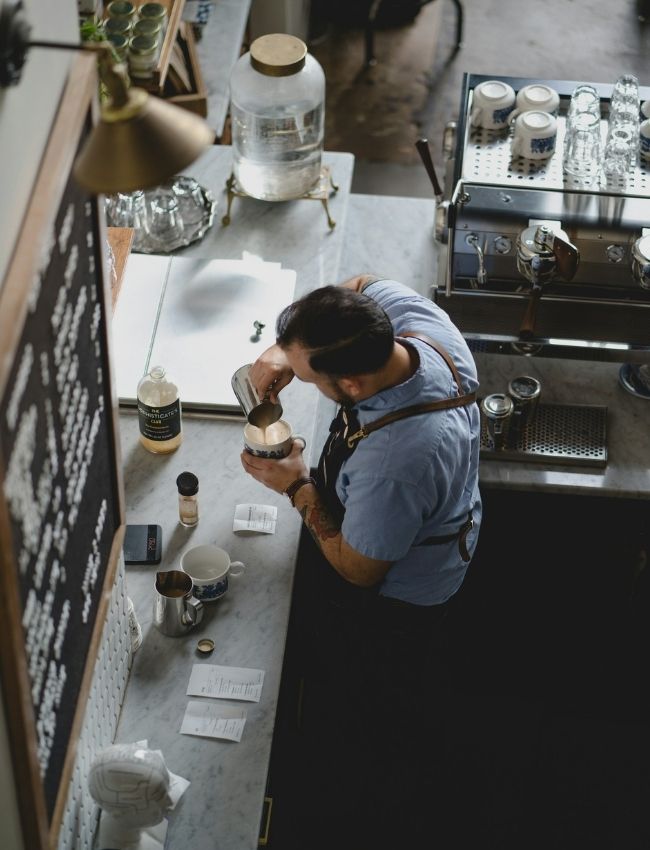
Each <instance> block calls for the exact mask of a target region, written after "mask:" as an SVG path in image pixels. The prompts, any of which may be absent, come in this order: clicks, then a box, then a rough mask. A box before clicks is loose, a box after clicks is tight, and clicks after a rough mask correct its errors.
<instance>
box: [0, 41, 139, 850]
mask: <svg viewBox="0 0 650 850" xmlns="http://www.w3.org/2000/svg"><path fill="white" fill-rule="evenodd" d="M88 58H89V57H80V59H79V61H78V62H77V63H75V64H74V66H73V69H72V71H71V74H70V78H69V81H68V85H67V87H66V90H65V92H64V96H63V99H62V102H61V105H60V110H59V113H58V117H57V119H56V122H55V126H54V128H53V132H52V135H51V137H50V142H49V144H48V148H47V151H46V153H45V157H44V159H43V163H42V167H41V171H40V173H39V176H38V178H37V182H36V185H35V187H34V196H33V200H32V202H31V204H30V207H29V209H28V211H27V214H26V218H25V222H24V226H23V231H22V234H21V238H20V239H19V242H18V244H17V246H16V251H15V255H14V257H13V259H12V263H11V266H10V268H9V273H8V276H7V279H6V280H5V282H4V285H3V288H2V290H1V291H0V340H1V342H0V354H1V355H2V358H1V360H0V364H1V369H0V476H1V481H2V488H1V490H0V528H1V530H2V546H1V549H0V595H1V596H2V599H3V605H4V612H3V613H4V615H5V617H6V620H5V622H6V623H7V626H8V633H7V634H6V635H5V637H4V638H3V641H4V643H5V645H4V647H3V651H2V692H3V697H4V700H5V705H6V708H7V714H8V717H9V725H10V732H11V738H12V749H13V753H12V755H13V760H14V774H15V776H16V784H17V787H18V796H19V802H20V805H21V812H22V815H23V829H24V831H25V844H26V846H27V847H29V848H30V850H32V848H44V847H46V846H48V845H49V846H50V847H53V846H55V845H56V836H57V834H58V829H59V825H60V820H61V814H62V811H63V806H64V804H65V800H66V797H67V792H68V786H69V780H70V776H71V772H72V767H73V764H74V756H75V748H76V741H77V737H78V733H79V729H80V725H81V721H82V719H83V713H84V709H85V704H86V700H87V696H88V689H89V684H90V681H91V678H92V673H93V669H94V663H95V657H96V654H97V646H98V641H99V637H100V635H101V631H102V629H103V626H104V620H105V616H106V608H107V602H108V598H109V595H110V589H111V587H112V585H113V581H114V575H115V567H116V563H117V559H118V557H119V548H120V543H121V535H122V524H123V522H122V516H123V506H122V485H121V477H120V473H119V468H118V462H117V458H118V451H117V444H116V412H115V411H116V409H115V404H114V400H113V399H114V394H113V392H112V386H111V379H110V356H109V351H108V333H107V325H108V322H109V320H110V294H109V293H108V291H107V290H108V287H107V285H106V283H105V280H104V269H105V268H106V265H105V249H104V245H105V241H106V229H105V227H104V223H103V217H102V214H101V212H100V208H99V202H98V200H97V199H96V198H92V197H90V196H89V195H88V194H87V193H86V192H85V191H84V190H82V189H81V188H80V187H79V186H78V185H77V184H76V183H75V182H74V180H73V178H72V177H71V174H70V171H71V165H72V161H73V159H74V156H75V154H76V152H77V150H78V148H79V146H80V145H81V144H82V143H83V141H84V139H85V138H86V136H87V134H88V133H89V132H90V130H91V128H92V118H91V112H92V99H93V93H94V91H95V85H96V83H95V75H94V60H92V57H91V58H90V62H88V61H87V59H88Z"/></svg>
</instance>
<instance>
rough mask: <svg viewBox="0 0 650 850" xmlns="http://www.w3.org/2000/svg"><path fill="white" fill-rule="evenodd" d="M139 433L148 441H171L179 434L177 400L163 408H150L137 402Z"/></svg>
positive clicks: (178, 402)
mask: <svg viewBox="0 0 650 850" xmlns="http://www.w3.org/2000/svg"><path fill="white" fill-rule="evenodd" d="M138 422H139V423H140V433H141V434H142V436H143V437H147V439H149V440H160V441H162V440H172V439H173V438H174V437H177V436H178V435H179V434H180V432H181V403H180V400H179V399H176V401H173V402H172V403H171V404H166V405H165V406H164V407H150V406H149V405H148V404H144V403H143V402H141V401H138Z"/></svg>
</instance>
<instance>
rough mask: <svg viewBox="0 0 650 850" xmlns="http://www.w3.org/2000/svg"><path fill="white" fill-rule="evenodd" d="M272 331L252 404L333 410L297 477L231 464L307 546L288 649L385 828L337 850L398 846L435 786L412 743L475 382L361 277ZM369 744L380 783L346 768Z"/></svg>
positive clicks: (448, 329) (449, 563)
mask: <svg viewBox="0 0 650 850" xmlns="http://www.w3.org/2000/svg"><path fill="white" fill-rule="evenodd" d="M276 330H277V343H276V345H274V346H272V347H271V348H270V349H268V350H267V351H266V352H264V353H263V354H262V356H261V357H260V358H259V359H258V360H257V361H256V363H255V364H254V365H253V366H252V367H251V370H250V373H249V377H250V379H251V381H252V382H253V383H254V385H255V386H256V388H257V389H258V391H259V392H260V396H262V395H264V393H265V392H266V391H267V389H268V388H269V387H272V389H271V393H270V397H271V400H272V401H275V400H277V394H278V393H279V392H280V391H281V390H282V388H283V387H284V386H286V385H287V384H288V383H289V381H290V380H292V378H293V377H297V378H298V379H299V380H302V381H306V382H309V383H313V384H315V385H316V387H317V388H318V389H319V390H320V391H321V392H322V393H323V394H324V395H325V396H326V397H327V398H330V399H333V400H335V401H337V402H338V403H340V405H341V406H340V409H339V413H338V415H337V417H336V419H335V420H334V422H333V423H332V426H331V429H330V437H329V439H328V441H327V443H326V445H325V447H324V449H323V453H322V455H321V459H320V462H319V466H318V470H317V471H316V473H315V474H314V475H313V476H312V475H310V471H309V470H308V468H307V466H306V464H305V462H304V460H303V457H302V446H300V445H298V444H297V443H296V444H295V445H294V448H293V451H292V452H291V454H290V455H289V456H288V457H287V458H284V459H282V460H267V459H261V458H257V457H254V456H252V455H250V454H247V453H246V452H244V453H242V463H243V466H244V468H245V470H246V471H247V472H248V473H250V474H251V475H252V476H253V477H254V478H256V479H257V480H258V481H260V482H261V483H263V484H265V485H266V486H267V487H270V488H271V489H273V490H275V491H276V492H278V493H286V494H287V495H288V496H289V498H290V500H291V503H292V504H293V505H294V506H295V507H296V508H297V509H298V510H299V512H300V514H301V516H302V519H303V522H304V525H305V527H306V528H307V529H308V531H309V532H310V534H311V537H312V539H313V541H314V543H315V544H316V547H317V553H316V556H313V553H312V556H310V557H309V558H308V560H309V561H310V565H311V566H310V568H309V570H308V573H309V575H308V576H307V577H306V579H305V581H306V583H307V584H308V585H309V586H310V589H311V604H310V605H309V606H308V614H306V615H304V617H303V629H302V631H303V633H302V634H301V636H300V640H301V641H303V642H304V643H305V645H308V646H309V647H310V653H311V657H310V658H308V659H307V661H306V666H308V667H309V666H311V668H312V675H313V670H314V668H315V667H317V666H318V659H320V662H321V666H322V669H323V670H325V671H326V672H325V673H324V674H323V677H324V679H325V680H327V682H328V683H329V684H330V685H332V686H333V687H334V688H335V689H336V690H337V691H338V693H339V695H340V696H341V698H342V700H341V702H342V705H341V710H343V711H345V712H353V713H355V714H356V715H358V716H357V719H358V720H359V725H358V726H355V732H354V734H353V735H351V736H349V738H348V739H346V757H347V758H348V761H347V768H346V771H347V775H348V776H356V775H358V776H359V777H362V780H361V781H362V782H363V784H364V786H365V787H367V788H368V789H370V790H369V792H368V800H370V799H371V798H372V799H373V800H374V801H375V803H376V804H377V805H378V806H379V807H380V808H381V807H382V806H383V807H384V808H385V806H386V805H387V804H388V803H389V802H390V812H391V814H390V816H386V817H384V818H381V817H380V818H379V819H377V817H376V815H373V817H372V818H370V817H368V818H366V819H365V820H363V823H362V824H361V825H360V827H359V834H358V835H357V836H356V837H355V838H350V834H349V833H346V835H347V836H348V839H349V842H350V846H353V845H354V842H355V841H356V840H357V839H359V838H360V836H362V835H363V836H364V837H365V838H364V840H366V841H367V840H368V838H369V833H368V827H369V824H370V821H371V820H372V822H373V824H374V825H377V824H379V826H378V827H377V830H376V834H375V835H374V837H373V839H372V840H373V841H374V842H375V843H374V844H369V845H368V846H369V847H370V846H373V847H375V846H378V842H380V841H385V842H386V845H387V846H388V845H390V844H391V843H394V841H396V840H398V839H399V844H401V845H402V846H404V839H405V838H410V840H418V837H422V836H423V834H424V832H425V829H426V828H425V827H424V826H422V822H421V819H420V826H421V828H420V827H416V826H415V825H414V824H415V823H416V821H417V819H418V816H419V815H420V814H421V810H422V806H423V805H425V799H424V797H423V795H424V793H425V791H424V790H423V789H428V791H429V792H430V791H431V789H432V788H433V787H434V786H435V783H434V784H433V785H432V784H431V782H430V781H429V774H430V773H431V772H433V773H435V769H436V768H435V766H432V765H431V760H432V759H435V752H436V749H435V738H436V735H435V734H434V735H432V736H430V735H429V734H428V730H429V727H431V726H432V724H433V726H434V727H435V723H434V718H435V707H436V704H437V703H438V702H439V693H438V687H437V686H438V685H439V683H440V681H441V679H440V676H441V673H440V666H439V664H440V636H441V625H442V622H443V621H444V617H445V615H446V611H447V603H448V602H449V600H450V599H451V598H452V597H453V596H454V594H455V593H456V592H457V591H458V589H459V587H460V586H461V584H462V581H463V578H464V576H465V573H466V571H467V567H468V564H469V562H470V560H471V557H472V554H473V552H474V550H475V548H476V544H477V538H478V531H479V525H480V520H481V501H480V496H479V489H478V462H479V444H480V416H479V410H478V406H477V405H476V403H475V402H476V391H477V389H478V379H477V375H476V367H475V364H474V360H473V358H472V355H471V353H470V351H469V349H468V347H467V344H466V343H465V340H464V339H463V337H462V335H461V333H460V332H459V330H458V329H457V328H456V327H455V326H454V325H453V323H452V322H451V320H450V319H449V317H448V316H447V314H446V313H445V312H444V311H443V310H441V309H440V308H439V307H438V306H437V305H436V304H434V303H433V302H432V301H430V300H428V299H427V298H424V297H422V296H420V295H418V294H416V293H415V292H414V291H413V290H411V289H409V288H408V287H406V286H404V285H402V284H400V283H397V282H396V281H390V280H382V279H378V278H376V277H373V276H371V275H360V276H358V277H355V278H352V279H351V280H349V281H346V282H345V283H343V284H342V285H341V286H338V287H332V286H328V287H322V288H320V289H317V290H315V291H313V292H311V293H310V294H308V295H307V296H305V297H304V298H302V299H300V300H298V301H297V302H295V303H294V304H292V305H290V306H289V307H287V308H286V309H285V310H284V311H283V313H281V314H280V316H279V318H278V321H277V329H276ZM318 556H320V557H318ZM316 675H317V674H316ZM326 690H327V688H325V689H324V691H323V694H321V696H324V695H325V691H326ZM334 707H335V705H334V706H333V708H334ZM398 727H401V728H398ZM406 727H408V729H407V728H406ZM380 742H381V749H382V752H383V753H384V755H385V757H386V759H385V771H383V772H382V773H383V777H382V779H381V781H376V780H375V778H374V777H373V771H372V770H369V769H366V770H365V771H363V770H360V772H359V773H358V774H356V773H355V769H354V767H350V765H356V766H357V767H359V766H360V765H365V767H366V768H368V767H369V765H370V764H371V763H372V761H373V758H374V755H373V753H376V749H377V747H378V745H379V743H380ZM353 751H354V753H356V760H355V758H354V755H353ZM340 781H341V780H340V778H339V782H340ZM343 784H345V783H343ZM352 785H354V783H352ZM400 801H401V803H400ZM398 803H399V805H398V809H397V811H398V812H399V814H396V810H395V804H398ZM427 821H428V819H427ZM333 837H334V838H335V840H337V842H338V844H337V846H338V847H341V846H343V845H342V844H341V838H342V835H338V836H333ZM357 846H359V845H358V844H357Z"/></svg>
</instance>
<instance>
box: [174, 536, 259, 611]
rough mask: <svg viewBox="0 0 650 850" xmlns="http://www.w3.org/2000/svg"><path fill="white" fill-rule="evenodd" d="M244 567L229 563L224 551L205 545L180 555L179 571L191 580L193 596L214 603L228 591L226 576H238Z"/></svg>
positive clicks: (232, 562) (239, 564)
mask: <svg viewBox="0 0 650 850" xmlns="http://www.w3.org/2000/svg"><path fill="white" fill-rule="evenodd" d="M244 569H245V566H244V564H243V563H242V562H241V561H231V560H230V555H229V554H228V553H227V552H226V551H225V549H220V548H219V547H218V546H213V545H212V544H211V543H207V544H205V545H204V546H194V547H193V548H192V549H188V550H187V552H184V553H183V554H182V555H181V570H182V571H183V572H184V573H187V575H188V576H189V577H190V578H191V579H192V585H193V591H192V592H193V595H194V596H195V597H196V598H197V599H200V600H201V602H214V601H215V600H217V599H221V597H222V596H223V595H224V594H225V593H226V592H227V590H228V576H233V577H234V576H240V575H241V574H242V573H243V572H244Z"/></svg>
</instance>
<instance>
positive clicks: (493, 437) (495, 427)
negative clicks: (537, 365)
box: [481, 393, 514, 451]
mask: <svg viewBox="0 0 650 850" xmlns="http://www.w3.org/2000/svg"><path fill="white" fill-rule="evenodd" d="M513 409H514V404H513V401H512V399H511V398H510V396H507V395H505V394H504V393H492V394H491V395H488V396H486V397H485V398H484V399H483V400H482V401H481V413H482V414H483V418H484V420H485V425H486V428H487V432H488V436H489V438H490V448H492V449H495V450H497V451H500V450H501V449H505V448H506V446H507V444H508V432H509V430H510V420H511V418H512V411H513Z"/></svg>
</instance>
